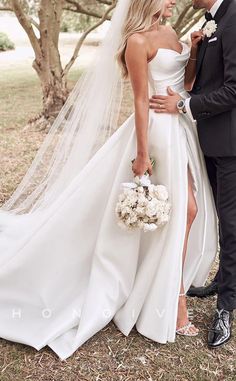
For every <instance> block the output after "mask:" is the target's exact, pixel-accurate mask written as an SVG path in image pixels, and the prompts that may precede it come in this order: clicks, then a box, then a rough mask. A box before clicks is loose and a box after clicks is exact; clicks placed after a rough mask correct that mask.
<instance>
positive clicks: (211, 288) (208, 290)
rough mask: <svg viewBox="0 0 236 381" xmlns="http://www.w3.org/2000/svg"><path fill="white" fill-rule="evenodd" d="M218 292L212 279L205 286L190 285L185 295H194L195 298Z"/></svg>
mask: <svg viewBox="0 0 236 381" xmlns="http://www.w3.org/2000/svg"><path fill="white" fill-rule="evenodd" d="M217 293H218V284H217V282H215V281H213V282H211V283H210V284H209V285H208V286H205V287H190V289H189V290H188V292H187V296H196V297H197V298H207V297H208V296H213V295H216V294H217Z"/></svg>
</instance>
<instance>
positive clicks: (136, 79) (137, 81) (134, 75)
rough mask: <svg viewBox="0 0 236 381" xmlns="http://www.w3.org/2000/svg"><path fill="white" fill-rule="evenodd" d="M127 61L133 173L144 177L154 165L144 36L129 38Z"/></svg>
mask: <svg viewBox="0 0 236 381" xmlns="http://www.w3.org/2000/svg"><path fill="white" fill-rule="evenodd" d="M125 60H126V65H127V69H128V72H129V77H130V81H131V84H132V88H133V93H134V106H135V127H136V135H137V158H136V160H135V162H134V163H133V172H134V174H135V175H136V176H142V175H143V174H144V173H145V172H146V170H148V173H149V174H150V175H151V174H152V165H151V161H150V158H149V152H148V125H149V94H148V51H147V44H146V40H145V38H144V37H143V36H141V35H139V34H135V35H133V36H131V37H130V38H129V40H128V43H127V48H126V53H125Z"/></svg>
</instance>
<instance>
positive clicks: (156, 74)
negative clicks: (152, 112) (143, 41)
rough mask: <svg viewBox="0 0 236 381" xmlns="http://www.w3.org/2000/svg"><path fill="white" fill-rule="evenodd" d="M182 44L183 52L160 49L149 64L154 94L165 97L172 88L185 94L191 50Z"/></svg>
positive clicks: (150, 82)
mask: <svg viewBox="0 0 236 381" xmlns="http://www.w3.org/2000/svg"><path fill="white" fill-rule="evenodd" d="M181 44H182V47H183V48H182V52H181V53H178V52H177V51H175V50H172V49H166V48H159V49H158V52H157V54H156V55H155V57H154V58H153V59H152V61H150V62H149V64H148V66H149V84H150V87H151V92H152V93H153V94H159V95H165V94H166V89H167V87H168V86H170V87H171V88H172V89H173V90H174V91H177V92H179V93H181V92H184V91H185V90H184V77H185V67H186V65H187V62H188V59H189V55H190V48H189V47H188V45H187V44H185V43H181Z"/></svg>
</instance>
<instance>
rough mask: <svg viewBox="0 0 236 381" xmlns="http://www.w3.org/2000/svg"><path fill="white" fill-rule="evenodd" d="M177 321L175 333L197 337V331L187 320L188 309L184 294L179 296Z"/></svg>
mask: <svg viewBox="0 0 236 381" xmlns="http://www.w3.org/2000/svg"><path fill="white" fill-rule="evenodd" d="M179 296H180V298H179V306H178V319H177V327H176V333H177V334H178V335H183V336H197V335H198V332H199V329H198V328H196V327H195V326H194V325H193V324H192V323H191V322H190V321H189V319H188V309H187V301H186V296H185V294H180V295H179Z"/></svg>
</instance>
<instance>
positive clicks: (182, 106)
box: [177, 99, 187, 114]
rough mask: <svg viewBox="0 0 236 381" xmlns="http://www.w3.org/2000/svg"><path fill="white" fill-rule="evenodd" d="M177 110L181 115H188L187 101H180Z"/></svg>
mask: <svg viewBox="0 0 236 381" xmlns="http://www.w3.org/2000/svg"><path fill="white" fill-rule="evenodd" d="M177 109H178V111H179V113H180V114H186V113H187V110H186V107H185V100H184V99H180V100H179V101H178V102H177Z"/></svg>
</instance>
